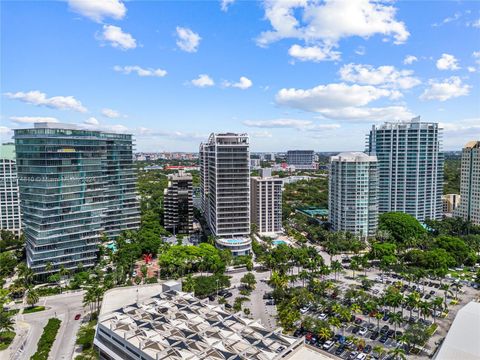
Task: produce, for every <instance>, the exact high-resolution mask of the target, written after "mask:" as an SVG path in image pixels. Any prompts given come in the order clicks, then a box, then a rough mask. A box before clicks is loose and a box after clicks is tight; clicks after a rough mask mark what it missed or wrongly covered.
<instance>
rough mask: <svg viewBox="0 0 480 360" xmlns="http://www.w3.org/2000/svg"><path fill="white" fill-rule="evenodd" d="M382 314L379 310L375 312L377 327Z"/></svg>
mask: <svg viewBox="0 0 480 360" xmlns="http://www.w3.org/2000/svg"><path fill="white" fill-rule="evenodd" d="M382 318H383V314H382V313H381V312H377V313H376V314H375V319H377V327H378V328H380V320H382Z"/></svg>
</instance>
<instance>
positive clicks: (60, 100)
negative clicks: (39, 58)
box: [4, 90, 87, 112]
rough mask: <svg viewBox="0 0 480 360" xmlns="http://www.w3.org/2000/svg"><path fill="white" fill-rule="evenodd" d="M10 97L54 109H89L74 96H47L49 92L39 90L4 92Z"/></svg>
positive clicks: (82, 110) (84, 110)
mask: <svg viewBox="0 0 480 360" xmlns="http://www.w3.org/2000/svg"><path fill="white" fill-rule="evenodd" d="M4 95H5V96H6V97H8V98H9V99H16V100H20V101H23V102H26V103H29V104H33V105H39V106H40V105H43V106H47V107H49V108H54V109H62V110H63V109H68V110H75V111H78V112H86V111H87V109H86V108H85V107H84V106H83V105H82V103H81V102H80V101H78V100H77V99H75V98H74V97H73V96H53V97H51V98H47V94H45V93H42V92H40V91H38V90H34V91H29V92H21V91H20V92H16V93H9V92H8V93H5V94H4Z"/></svg>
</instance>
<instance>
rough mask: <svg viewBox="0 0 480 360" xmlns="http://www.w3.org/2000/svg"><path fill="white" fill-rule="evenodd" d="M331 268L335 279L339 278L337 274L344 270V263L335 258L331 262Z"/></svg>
mask: <svg viewBox="0 0 480 360" xmlns="http://www.w3.org/2000/svg"><path fill="white" fill-rule="evenodd" d="M330 268H331V269H332V271H333V273H334V275H335V280H337V275H338V273H339V272H340V271H342V269H343V266H342V263H341V262H340V261H338V260H334V261H332V263H331V264H330Z"/></svg>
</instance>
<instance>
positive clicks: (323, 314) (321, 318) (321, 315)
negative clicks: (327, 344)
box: [318, 313, 327, 320]
mask: <svg viewBox="0 0 480 360" xmlns="http://www.w3.org/2000/svg"><path fill="white" fill-rule="evenodd" d="M326 318H327V314H325V313H321V314H320V315H318V319H319V320H325V319H326Z"/></svg>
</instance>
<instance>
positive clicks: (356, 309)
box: [350, 304, 362, 314]
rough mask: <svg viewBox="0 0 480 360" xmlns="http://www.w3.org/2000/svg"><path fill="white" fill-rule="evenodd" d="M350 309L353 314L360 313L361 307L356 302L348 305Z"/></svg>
mask: <svg viewBox="0 0 480 360" xmlns="http://www.w3.org/2000/svg"><path fill="white" fill-rule="evenodd" d="M350 310H351V311H352V313H354V314H360V313H361V312H362V308H361V307H360V305H358V304H353V305H352V306H350Z"/></svg>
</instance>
